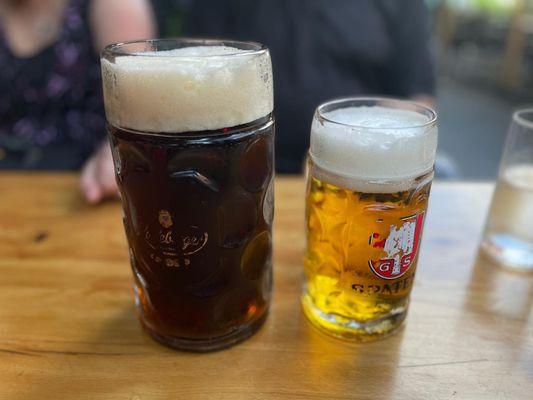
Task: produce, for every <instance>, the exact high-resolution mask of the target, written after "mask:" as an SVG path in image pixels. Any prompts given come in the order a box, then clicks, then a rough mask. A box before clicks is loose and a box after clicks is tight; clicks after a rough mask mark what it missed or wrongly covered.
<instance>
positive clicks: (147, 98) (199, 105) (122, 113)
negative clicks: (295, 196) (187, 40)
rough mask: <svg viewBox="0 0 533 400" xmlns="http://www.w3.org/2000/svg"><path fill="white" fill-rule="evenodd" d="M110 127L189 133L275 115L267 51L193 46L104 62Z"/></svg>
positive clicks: (106, 105)
mask: <svg viewBox="0 0 533 400" xmlns="http://www.w3.org/2000/svg"><path fill="white" fill-rule="evenodd" d="M102 76H103V82H104V100H105V107H106V115H107V119H108V121H109V123H111V124H112V125H115V126H118V127H122V128H129V129H135V130H139V131H146V132H166V133H171V132H191V131H204V130H214V129H221V128H226V127H233V126H237V125H242V124H246V123H249V122H252V121H255V120H257V119H259V118H262V117H264V116H266V115H268V114H270V113H271V112H272V110H273V104H274V101H273V89H272V66H271V61H270V55H269V53H268V51H259V52H250V51H247V50H240V49H236V48H233V47H226V46H195V47H186V48H181V49H176V50H169V51H160V52H144V53H138V54H136V55H131V56H117V57H116V58H115V60H114V62H111V61H108V60H106V59H102Z"/></svg>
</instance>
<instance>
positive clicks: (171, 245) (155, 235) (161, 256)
mask: <svg viewBox="0 0 533 400" xmlns="http://www.w3.org/2000/svg"><path fill="white" fill-rule="evenodd" d="M158 222H159V225H160V226H161V227H162V229H158V230H154V229H151V228H150V227H148V226H147V227H145V229H144V239H145V241H146V244H147V245H148V246H149V247H150V248H151V249H152V250H153V252H152V253H151V254H150V258H151V259H152V260H153V261H154V262H156V263H157V264H162V265H165V266H166V267H169V268H180V267H188V266H190V265H191V263H192V261H191V256H193V255H194V254H197V253H199V252H201V251H202V250H203V249H204V248H205V247H206V246H207V243H208V242H209V234H208V233H207V232H205V231H203V230H202V229H201V228H200V227H198V226H194V225H192V226H188V227H180V226H179V222H178V221H176V223H174V218H173V216H172V214H171V213H170V212H169V211H168V210H160V211H159V215H158Z"/></svg>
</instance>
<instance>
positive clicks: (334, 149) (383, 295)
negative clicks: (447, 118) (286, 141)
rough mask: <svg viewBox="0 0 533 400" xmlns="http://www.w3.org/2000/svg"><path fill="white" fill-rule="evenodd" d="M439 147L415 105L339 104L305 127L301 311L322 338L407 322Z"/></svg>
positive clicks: (430, 122)
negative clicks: (308, 138) (308, 133)
mask: <svg viewBox="0 0 533 400" xmlns="http://www.w3.org/2000/svg"><path fill="white" fill-rule="evenodd" d="M436 148H437V116H436V114H435V112H434V111H433V110H431V109H429V108H427V107H423V106H421V105H418V104H414V103H410V102H406V101H400V100H389V99H373V98H369V99H364V98H363V99H358V98H354V99H341V100H335V101H332V102H329V103H326V104H323V105H322V106H320V107H318V109H317V111H316V114H315V118H314V121H313V126H312V131H311V148H310V151H309V165H308V186H307V208H306V220H307V252H306V256H305V272H306V279H305V285H304V290H303V296H302V305H303V310H304V313H305V314H306V316H307V317H308V318H309V320H310V321H311V322H312V323H313V324H314V325H316V326H317V327H319V328H321V329H322V330H324V331H325V332H327V333H330V334H332V335H334V336H337V337H340V338H346V339H354V340H359V341H367V340H372V339H376V338H379V337H382V336H385V335H388V334H391V333H392V332H393V331H394V330H396V329H397V328H398V327H399V326H400V325H401V323H402V321H403V320H404V319H405V316H406V313H407V307H408V303H409V295H410V292H411V288H412V286H413V280H414V276H415V272H416V266H417V260H418V254H419V249H420V240H421V237H422V228H423V225H424V219H425V215H426V209H427V204H428V198H429V191H430V187H431V182H432V179H433V165H434V161H435V152H436Z"/></svg>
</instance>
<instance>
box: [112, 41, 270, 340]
mask: <svg viewBox="0 0 533 400" xmlns="http://www.w3.org/2000/svg"><path fill="white" fill-rule="evenodd" d="M140 43H144V42H140ZM137 44H138V43H137ZM144 45H146V46H148V47H147V50H146V49H145V48H144V47H142V48H141V51H140V52H139V50H138V49H139V47H138V46H134V48H133V49H130V51H129V52H128V55H125V54H124V53H125V51H124V49H122V46H126V47H127V46H129V45H128V44H126V45H118V47H119V48H120V51H118V50H116V49H115V51H114V53H113V54H110V56H109V57H108V58H104V60H103V61H102V67H103V76H104V94H105V99H106V112H107V119H108V127H109V128H108V132H109V137H110V139H111V146H112V149H113V158H114V163H115V168H116V178H117V182H118V186H119V189H120V193H121V197H122V203H123V209H124V226H125V230H126V234H127V238H128V243H129V247H130V257H131V266H132V270H133V275H134V282H135V285H134V286H135V291H136V301H137V306H138V309H139V312H140V319H141V323H142V325H143V326H144V328H145V329H146V330H147V331H148V332H149V333H150V334H151V335H152V336H153V337H154V338H156V339H157V340H159V341H160V342H162V343H164V344H167V345H170V346H173V347H177V348H182V349H188V350H202V351H203V350H212V349H218V348H222V347H226V346H228V345H231V344H233V343H236V342H238V341H240V340H243V339H244V338H246V337H248V336H250V335H251V334H252V333H253V332H254V331H255V330H256V329H257V328H258V327H259V326H260V325H261V323H262V322H263V321H264V320H265V318H266V315H267V312H268V306H269V303H270V296H271V291H272V234H271V232H272V218H273V175H274V172H273V171H274V165H273V159H274V158H273V157H274V154H273V152H274V144H273V140H274V120H273V116H272V85H271V65H270V57H269V55H268V51H267V50H266V49H264V48H262V47H258V46H257V45H256V44H246V43H231V44H227V43H222V42H205V41H194V42H192V43H188V42H184V41H155V42H147V44H146V43H144V44H143V46H144ZM113 57H114V58H113ZM235 122H236V123H235Z"/></svg>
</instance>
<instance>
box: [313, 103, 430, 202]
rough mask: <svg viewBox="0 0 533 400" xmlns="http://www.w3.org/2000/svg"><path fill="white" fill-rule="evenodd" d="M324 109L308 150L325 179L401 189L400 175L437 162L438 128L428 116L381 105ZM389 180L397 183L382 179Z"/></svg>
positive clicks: (408, 176)
mask: <svg viewBox="0 0 533 400" xmlns="http://www.w3.org/2000/svg"><path fill="white" fill-rule="evenodd" d="M322 115H323V116H324V117H325V118H326V120H321V119H320V118H318V119H317V118H315V120H314V122H313V127H312V134H311V152H310V153H311V157H312V158H313V161H314V163H315V164H316V165H317V166H318V167H319V168H320V169H321V170H322V176H321V178H322V179H323V180H325V181H329V182H331V183H333V184H338V185H339V186H343V187H351V188H355V189H358V190H361V191H371V192H374V193H379V192H381V191H382V190H384V191H387V192H389V191H396V190H402V181H406V180H409V179H412V178H415V177H418V176H420V175H423V174H424V173H426V172H429V171H431V169H432V168H433V164H434V161H435V152H436V149H437V128H436V127H434V126H431V125H428V122H430V121H429V117H428V116H425V115H422V114H420V113H417V112H415V111H409V110H401V109H394V108H387V107H382V106H375V107H347V108H342V109H337V110H334V111H331V112H324V113H322ZM385 181H396V182H397V184H396V185H394V184H393V185H391V184H390V182H389V184H387V185H385V184H384V185H381V184H380V183H382V182H383V183H384V182H385ZM405 184H406V185H410V183H407V182H405Z"/></svg>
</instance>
